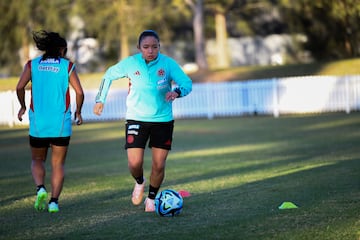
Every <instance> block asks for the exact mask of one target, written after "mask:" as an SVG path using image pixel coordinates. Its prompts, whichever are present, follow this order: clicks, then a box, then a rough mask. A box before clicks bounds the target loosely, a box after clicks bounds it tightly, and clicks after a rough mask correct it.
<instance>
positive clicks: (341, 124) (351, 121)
mask: <svg viewBox="0 0 360 240" xmlns="http://www.w3.org/2000/svg"><path fill="white" fill-rule="evenodd" d="M358 123H359V122H358V120H357V119H353V118H349V119H338V120H333V121H328V122H322V123H317V124H312V125H308V126H305V127H303V129H304V130H308V131H312V130H318V129H331V128H335V127H344V126H347V125H353V124H358Z"/></svg>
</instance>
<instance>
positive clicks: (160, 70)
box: [158, 69, 165, 77]
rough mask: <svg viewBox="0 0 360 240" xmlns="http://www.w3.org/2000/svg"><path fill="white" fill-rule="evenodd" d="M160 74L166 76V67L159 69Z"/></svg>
mask: <svg viewBox="0 0 360 240" xmlns="http://www.w3.org/2000/svg"><path fill="white" fill-rule="evenodd" d="M158 75H159V76H160V77H162V76H164V75H165V70H164V69H159V71H158Z"/></svg>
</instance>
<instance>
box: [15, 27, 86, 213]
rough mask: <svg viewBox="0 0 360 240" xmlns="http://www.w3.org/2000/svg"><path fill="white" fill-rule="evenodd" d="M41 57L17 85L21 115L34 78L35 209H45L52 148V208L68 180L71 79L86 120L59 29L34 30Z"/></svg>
mask: <svg viewBox="0 0 360 240" xmlns="http://www.w3.org/2000/svg"><path fill="white" fill-rule="evenodd" d="M33 38H34V41H35V43H36V46H37V48H38V49H39V50H41V51H44V54H43V55H42V56H40V57H37V58H34V59H32V60H30V61H28V62H27V64H26V65H25V67H24V71H23V72H22V74H21V76H20V79H19V82H18V84H17V86H16V92H17V96H18V99H19V103H20V110H19V112H18V118H19V120H20V121H22V116H23V114H24V113H25V111H26V105H25V87H26V85H27V84H28V83H29V82H30V81H31V103H30V108H29V122H30V127H29V138H30V146H31V157H32V164H31V172H32V176H33V179H34V182H35V184H36V186H37V196H36V200H35V209H37V210H45V208H46V201H47V191H46V188H45V182H44V181H45V164H44V163H45V161H46V156H47V152H48V149H49V148H51V149H52V151H51V167H52V174H51V190H52V191H51V199H50V201H49V205H48V211H49V212H58V211H59V206H58V198H59V196H60V193H61V190H62V187H63V182H64V175H65V173H64V165H65V158H66V153H67V150H68V145H69V142H70V136H71V134H72V129H71V126H72V121H71V108H70V90H69V83H70V85H71V86H72V87H73V89H74V91H75V94H76V111H75V119H76V120H77V124H78V125H80V124H82V117H81V108H82V105H83V101H84V93H83V89H82V87H81V84H80V80H79V77H78V75H77V73H76V70H75V65H74V64H73V63H72V62H71V61H69V60H68V59H66V58H65V55H66V51H67V43H66V40H65V39H64V38H62V37H61V36H60V35H59V34H58V33H55V32H46V31H39V32H34V33H33Z"/></svg>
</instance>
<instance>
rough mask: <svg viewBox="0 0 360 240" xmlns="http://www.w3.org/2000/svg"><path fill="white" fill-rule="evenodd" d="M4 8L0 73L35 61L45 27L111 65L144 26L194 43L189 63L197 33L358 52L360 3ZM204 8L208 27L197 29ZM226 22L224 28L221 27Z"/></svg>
mask: <svg viewBox="0 0 360 240" xmlns="http://www.w3.org/2000/svg"><path fill="white" fill-rule="evenodd" d="M200 6H201V7H200ZM0 8H1V9H2V10H3V14H2V17H1V19H0V31H1V36H2V38H1V41H0V66H1V68H0V74H1V75H4V74H18V73H19V71H20V69H21V67H22V64H23V63H24V61H25V60H26V59H28V57H29V44H31V43H32V39H31V32H32V31H33V30H39V29H46V30H52V31H58V32H60V33H62V35H65V36H66V37H67V38H83V37H93V38H96V39H97V40H98V41H99V43H100V47H101V49H102V52H103V57H104V58H105V59H108V60H111V61H114V60H116V59H119V58H123V57H124V56H127V55H128V54H129V53H131V51H132V50H131V49H132V48H133V47H134V45H135V44H133V43H135V42H134V41H136V36H137V34H138V32H139V31H141V30H142V29H144V28H154V29H157V30H158V31H159V32H160V34H161V36H162V44H163V45H164V46H166V45H168V46H170V45H171V43H172V42H173V41H174V40H183V41H185V42H186V43H188V44H189V45H191V46H189V48H190V49H194V51H192V52H193V54H190V55H189V56H187V57H188V58H189V60H193V59H197V58H196V56H194V55H199V56H201V54H202V52H201V51H203V49H200V51H198V50H199V49H198V48H201V47H203V46H204V44H201V43H200V44H199V42H198V41H194V38H196V34H195V33H200V34H203V35H204V37H203V38H202V36H201V35H200V38H198V40H200V41H206V40H207V39H210V38H215V37H216V38H218V35H219V32H220V33H221V32H225V33H226V34H225V35H224V36H222V39H224V37H244V36H258V35H260V36H266V35H269V34H274V33H275V34H282V33H287V34H298V33H302V34H304V35H305V36H306V37H307V39H308V41H307V42H306V45H305V46H304V47H305V48H306V49H307V50H309V51H310V52H311V53H312V55H313V56H314V57H315V59H318V60H324V59H341V58H349V57H356V56H359V54H360V47H359V44H358V42H359V40H360V34H359V33H358V32H359V28H360V25H359V24H358V23H359V22H360V4H358V0H339V1H328V0H316V1H313V0H221V1H214V0H170V1H168V0H149V1H141V0H132V1H130V0H54V1H47V0H19V1H1V2H0ZM199 10H200V11H202V15H200V17H202V18H203V20H202V21H203V23H202V22H201V21H200V22H197V23H200V24H193V23H194V22H193V21H196V19H197V20H198V18H196V14H199ZM219 16H220V18H218V17H219ZM221 17H224V19H225V22H224V23H225V24H224V23H220V22H219V21H217V19H222V18H221ZM221 24H222V25H221ZM196 27H198V28H203V31H196V30H195V29H194V28H196ZM219 28H220V29H221V28H225V31H219ZM223 34H224V33H223ZM219 39H220V40H221V38H219ZM217 40H218V39H217ZM220 46H221V45H220ZM200 60H201V59H200ZM200 60H199V61H200ZM197 62H198V60H197ZM204 66H206V64H204Z"/></svg>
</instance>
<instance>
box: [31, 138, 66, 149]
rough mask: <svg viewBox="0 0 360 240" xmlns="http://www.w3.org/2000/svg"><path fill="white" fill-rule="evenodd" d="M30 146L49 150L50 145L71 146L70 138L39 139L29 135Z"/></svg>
mask: <svg viewBox="0 0 360 240" xmlns="http://www.w3.org/2000/svg"><path fill="white" fill-rule="evenodd" d="M29 140H30V146H31V147H34V148H47V147H50V145H55V146H64V147H67V146H69V143H70V137H50V138H38V137H33V136H30V135H29Z"/></svg>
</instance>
